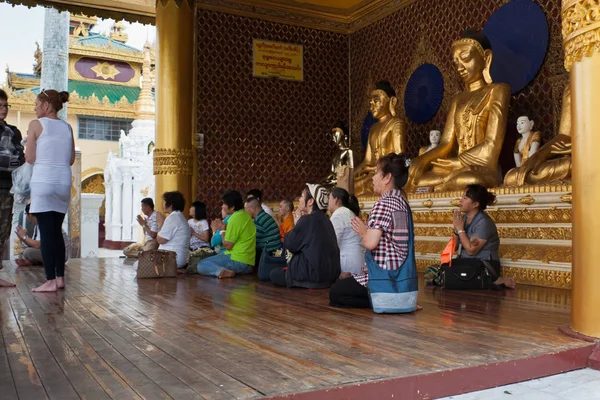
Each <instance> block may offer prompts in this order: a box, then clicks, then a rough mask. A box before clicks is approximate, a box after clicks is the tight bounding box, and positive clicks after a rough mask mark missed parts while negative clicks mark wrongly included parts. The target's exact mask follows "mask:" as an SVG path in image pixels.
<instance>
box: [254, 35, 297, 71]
mask: <svg viewBox="0 0 600 400" xmlns="http://www.w3.org/2000/svg"><path fill="white" fill-rule="evenodd" d="M252 47H253V54H254V60H253V69H252V70H253V72H252V74H253V75H254V76H258V77H261V78H268V77H276V78H280V79H289V80H294V81H301V80H303V79H304V75H303V65H302V46H300V45H298V44H289V43H280V42H270V41H268V40H258V39H254V40H253V41H252Z"/></svg>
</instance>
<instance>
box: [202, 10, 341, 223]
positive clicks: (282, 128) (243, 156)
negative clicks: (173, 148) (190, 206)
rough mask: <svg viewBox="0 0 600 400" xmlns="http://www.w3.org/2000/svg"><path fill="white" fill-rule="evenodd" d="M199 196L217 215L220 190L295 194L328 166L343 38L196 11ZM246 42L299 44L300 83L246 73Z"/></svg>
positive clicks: (273, 196) (248, 45)
mask: <svg viewBox="0 0 600 400" xmlns="http://www.w3.org/2000/svg"><path fill="white" fill-rule="evenodd" d="M197 18H198V20H197V26H198V29H197V31H198V33H197V46H198V47H197V50H198V55H197V60H198V77H197V78H198V79H197V81H198V82H197V96H198V97H197V110H198V112H197V128H196V132H198V133H202V134H204V149H202V150H200V151H199V154H198V170H199V173H198V190H197V196H198V198H199V199H201V200H203V201H205V202H207V204H208V206H209V215H219V213H220V208H219V206H220V204H219V201H218V199H219V197H220V195H221V194H222V193H223V192H224V191H225V190H227V189H237V190H242V191H245V190H249V189H252V188H254V187H258V188H261V189H262V190H263V193H264V197H265V199H266V200H274V201H279V200H281V199H282V198H293V197H296V196H298V195H299V194H300V189H301V187H302V185H303V184H305V183H306V182H315V181H318V180H319V179H320V178H322V177H324V176H325V175H326V173H327V171H328V167H329V163H330V160H331V155H332V154H333V151H334V149H335V147H334V144H333V143H332V141H331V138H330V136H329V135H328V133H329V131H330V129H331V128H332V127H333V125H334V124H335V123H336V122H337V121H338V120H348V107H349V93H348V90H349V89H348V55H349V52H348V36H347V35H342V34H338V33H331V32H325V31H318V30H314V29H309V28H301V27H297V26H291V25H284V24H279V23H273V22H268V21H261V20H258V19H252V18H246V17H240V16H236V15H230V14H222V13H218V12H213V11H206V10H198V16H197ZM252 39H265V40H273V41H279V42H289V43H294V44H300V45H303V46H304V81H303V82H295V81H285V80H278V79H263V78H256V77H253V76H252Z"/></svg>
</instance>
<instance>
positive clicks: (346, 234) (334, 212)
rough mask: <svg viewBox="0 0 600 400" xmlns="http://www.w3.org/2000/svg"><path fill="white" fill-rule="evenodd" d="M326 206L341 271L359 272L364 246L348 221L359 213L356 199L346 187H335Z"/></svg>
mask: <svg viewBox="0 0 600 400" xmlns="http://www.w3.org/2000/svg"><path fill="white" fill-rule="evenodd" d="M328 208H329V212H330V213H331V223H332V224H333V229H335V235H336V236H337V242H338V247H339V248H340V266H341V267H342V272H351V273H353V274H360V273H361V271H362V266H363V264H364V262H365V261H364V259H365V248H364V247H363V244H362V240H361V238H360V236H358V234H357V233H356V232H354V231H353V230H352V225H351V223H350V221H352V218H354V217H358V216H359V215H360V206H359V205H358V200H357V199H356V197H355V196H354V195H350V194H349V193H348V192H347V191H346V189H342V188H339V187H336V188H333V190H332V191H331V193H330V194H329V205H328Z"/></svg>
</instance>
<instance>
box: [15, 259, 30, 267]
mask: <svg viewBox="0 0 600 400" xmlns="http://www.w3.org/2000/svg"><path fill="white" fill-rule="evenodd" d="M15 262H16V263H17V265H18V266H19V267H31V266H32V265H33V262H32V261H31V260H23V259H21V258H19V259H17V260H15Z"/></svg>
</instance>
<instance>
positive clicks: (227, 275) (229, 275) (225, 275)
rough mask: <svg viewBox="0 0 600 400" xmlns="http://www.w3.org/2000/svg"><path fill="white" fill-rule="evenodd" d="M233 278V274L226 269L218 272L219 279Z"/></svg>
mask: <svg viewBox="0 0 600 400" xmlns="http://www.w3.org/2000/svg"><path fill="white" fill-rule="evenodd" d="M234 277H235V272H233V271H230V270H228V269H223V270H221V272H219V279H226V278H234Z"/></svg>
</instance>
